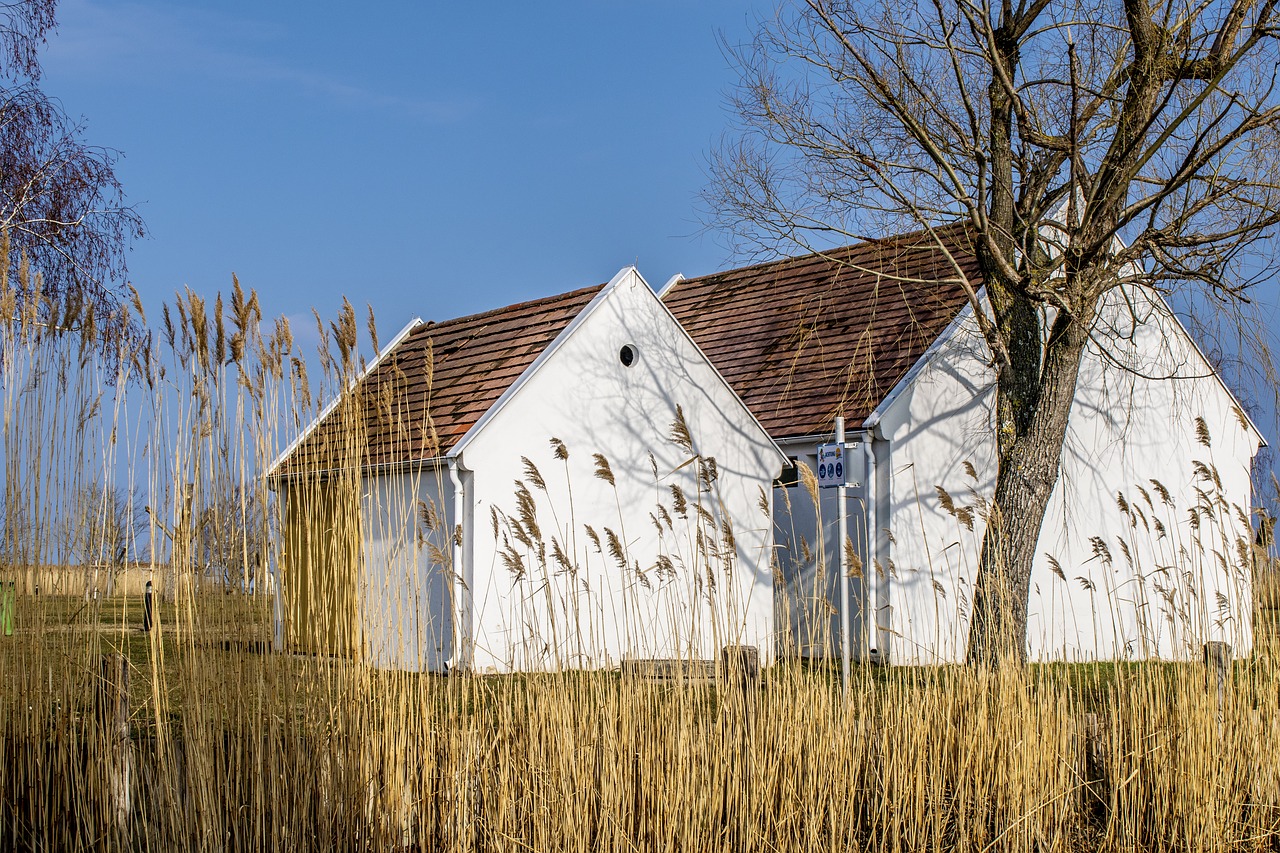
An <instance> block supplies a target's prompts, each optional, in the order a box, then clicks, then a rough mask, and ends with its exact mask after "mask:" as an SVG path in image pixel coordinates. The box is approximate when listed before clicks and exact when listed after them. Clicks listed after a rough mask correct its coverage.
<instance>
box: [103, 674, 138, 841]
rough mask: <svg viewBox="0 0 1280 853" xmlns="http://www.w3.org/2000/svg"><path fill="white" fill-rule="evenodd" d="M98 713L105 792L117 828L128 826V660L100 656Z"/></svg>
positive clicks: (130, 766)
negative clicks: (108, 793) (101, 739)
mask: <svg viewBox="0 0 1280 853" xmlns="http://www.w3.org/2000/svg"><path fill="white" fill-rule="evenodd" d="M98 714H99V720H100V722H101V725H102V734H103V740H104V746H105V748H106V749H105V755H104V757H105V759H106V761H107V762H108V765H107V766H108V769H107V789H108V791H109V792H110V797H111V803H112V807H113V814H112V817H113V818H114V820H115V825H116V827H117V828H118V829H120V830H124V829H126V828H127V826H128V820H129V810H130V807H131V805H132V800H133V744H132V742H131V740H130V737H129V661H128V660H127V659H126V658H125V656H124V655H121V654H113V655H103V657H102V681H101V683H100V686H99V694H98Z"/></svg>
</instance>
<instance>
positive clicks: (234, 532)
mask: <svg viewBox="0 0 1280 853" xmlns="http://www.w3.org/2000/svg"><path fill="white" fill-rule="evenodd" d="M260 491H261V490H260V489H258V488H256V487H254V486H250V487H248V488H243V489H242V488H240V487H239V486H230V487H228V489H227V492H226V493H225V494H223V495H220V496H218V497H216V498H210V499H207V500H206V501H205V506H204V509H202V510H201V511H200V512H199V513H198V514H197V516H196V520H195V556H196V562H197V565H198V566H199V567H200V570H201V573H202V574H203V575H204V576H205V577H206V578H207V579H208V580H210V581H213V582H216V583H219V584H222V585H223V586H225V587H226V588H227V589H228V590H231V589H239V590H240V591H241V592H254V591H260V588H259V585H260V584H262V583H263V582H264V581H265V574H266V561H267V554H268V551H269V548H270V544H269V535H268V532H267V520H266V516H265V514H264V507H263V498H262V495H261V494H260Z"/></svg>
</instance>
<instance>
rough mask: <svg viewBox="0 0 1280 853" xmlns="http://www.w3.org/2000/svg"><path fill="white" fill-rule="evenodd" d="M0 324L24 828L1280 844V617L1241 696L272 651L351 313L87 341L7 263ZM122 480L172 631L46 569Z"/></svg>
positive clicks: (1234, 676)
mask: <svg viewBox="0 0 1280 853" xmlns="http://www.w3.org/2000/svg"><path fill="white" fill-rule="evenodd" d="M3 269H4V268H3V266H2V265H0V276H3ZM126 310H132V311H135V312H140V311H141V306H140V305H136V306H133V307H131V308H129V309H126ZM0 316H3V317H4V318H5V322H4V323H3V325H2V326H0V371H2V372H3V389H2V395H3V400H4V404H3V405H4V420H3V433H2V434H3V444H2V445H0V453H2V454H3V464H4V471H5V491H4V501H5V503H4V511H3V522H4V528H3V530H4V539H3V543H2V544H3V549H2V551H0V573H3V579H4V580H5V581H6V582H10V581H11V582H12V583H13V584H14V589H15V598H16V620H15V630H14V633H13V635H12V636H0V685H2V689H0V846H3V847H5V848H10V849H42V850H72V849H99V848H104V849H155V850H186V849H189V850H222V849H226V850H331V849H343V850H347V849H368V850H388V849H411V850H460V851H461V850H503V851H508V850H509V851H517V850H579V851H596V850H617V851H635V850H646V851H647V850H678V851H684V850H733V851H739V850H744V851H745V850H760V851H766V850H767V851H833V850H845V849H876V850H935V849H948V850H965V851H975V853H985V851H989V850H1094V849H1117V850H1119V849H1124V850H1129V849H1144V850H1145V849H1150V850H1201V849H1203V850H1224V849H1242V850H1263V849H1273V848H1274V847H1275V846H1276V845H1277V839H1278V838H1280V770H1277V764H1278V762H1277V759H1278V758H1280V664H1278V663H1277V655H1276V648H1277V647H1276V642H1275V639H1274V631H1271V632H1260V636H1259V639H1258V647H1257V650H1256V653H1255V654H1254V655H1253V656H1252V657H1251V658H1250V659H1248V660H1245V661H1240V662H1237V663H1236V665H1235V667H1234V669H1233V671H1232V672H1231V676H1230V680H1229V682H1228V684H1227V687H1226V689H1225V691H1224V692H1223V694H1222V696H1221V699H1219V695H1218V693H1217V691H1216V690H1209V689H1206V681H1205V672H1204V670H1203V668H1202V667H1199V666H1196V665H1180V664H1115V665H1109V664H1108V665H1080V666H1040V667H1032V668H1029V669H1027V670H1005V671H999V672H987V671H981V670H972V669H967V668H963V667H938V668H929V669H879V668H861V669H858V670H857V671H856V672H855V675H854V678H853V680H852V684H851V687H850V689H849V692H848V694H847V695H842V693H841V691H840V687H839V678H838V677H836V676H835V674H833V673H832V672H830V671H828V670H826V669H823V668H822V667H806V666H801V665H799V664H795V663H786V662H782V663H779V664H776V665H774V666H772V667H770V668H769V669H767V670H766V671H765V672H764V674H763V677H762V679H761V680H760V681H759V682H758V683H757V682H756V681H754V680H752V679H750V678H745V679H744V678H742V677H740V674H737V673H733V672H721V673H720V674H719V675H718V676H717V678H715V679H710V680H707V679H701V680H700V679H686V680H680V679H673V680H658V679H653V678H647V677H645V676H644V674H643V673H636V672H631V671H623V672H617V671H606V672H590V671H572V672H560V673H536V674H528V675H515V676H495V677H472V676H467V675H465V674H460V673H452V674H450V675H448V676H433V675H422V674H414V673H405V672H388V671H380V670H377V669H374V668H373V667H371V666H369V665H368V663H367V662H366V661H364V660H363V659H361V658H359V657H358V656H357V657H354V658H348V657H340V656H339V657H335V656H328V655H317V654H294V653H289V652H287V651H286V652H275V651H273V650H272V649H273V645H274V644H275V643H276V642H277V640H278V638H277V637H276V635H275V632H274V624H275V622H276V618H277V616H278V615H279V614H280V608H281V605H280V604H278V599H277V596H276V594H275V593H276V592H277V591H278V590H277V589H276V588H275V587H274V585H273V584H272V582H271V581H270V576H269V574H268V572H267V570H268V569H269V568H270V567H272V566H277V565H279V563H280V558H281V554H280V551H281V548H282V547H283V541H282V536H281V532H280V518H279V514H280V507H279V503H278V495H277V494H276V493H275V492H273V491H271V490H270V489H269V488H268V485H267V483H266V482H265V480H264V479H263V478H262V476H261V474H262V472H263V467H264V464H265V460H270V459H272V458H274V457H275V455H276V454H277V453H278V452H279V451H280V450H281V449H282V448H283V447H284V446H285V444H286V441H287V440H288V439H290V438H291V437H292V436H293V435H295V434H296V433H297V432H298V430H299V429H300V428H301V427H302V426H303V425H304V424H305V423H307V422H308V421H309V420H310V419H311V418H312V417H314V416H315V415H316V414H317V413H318V411H319V408H320V405H321V402H322V401H324V400H326V399H331V398H332V397H333V396H334V395H335V394H337V393H338V392H339V391H341V390H342V389H344V388H348V387H349V386H350V381H351V378H352V376H353V375H354V374H355V373H356V372H357V371H358V370H359V368H360V365H361V363H362V361H361V356H360V354H359V345H358V341H357V335H356V334H355V321H354V312H353V311H351V310H350V309H349V308H348V309H346V310H344V312H343V314H342V315H341V316H340V317H339V319H338V320H337V321H335V323H334V324H332V326H331V327H326V326H325V325H324V324H323V323H319V320H317V322H318V323H319V327H320V328H319V332H320V334H321V337H322V339H323V340H326V341H328V342H331V343H329V344H326V347H325V348H324V349H323V350H322V351H321V352H320V353H319V354H318V355H312V356H311V357H310V359H308V358H307V357H305V356H304V355H303V354H302V353H301V352H300V351H299V348H298V347H297V346H296V345H295V344H294V341H293V335H292V331H291V330H290V328H289V327H288V325H287V324H286V323H283V322H277V323H276V324H274V325H273V326H266V325H264V323H263V322H262V318H261V317H260V316H259V314H258V311H257V305H256V299H255V298H254V297H253V295H252V294H245V293H243V292H241V291H240V289H239V287H238V285H237V286H236V287H235V290H234V293H233V295H232V297H231V298H230V299H229V300H228V304H227V305H226V306H224V305H223V304H222V302H221V300H219V301H218V302H217V303H215V304H214V305H212V306H209V305H205V304H204V303H202V302H201V301H200V300H199V299H198V298H197V297H195V296H194V295H191V294H184V295H182V296H180V297H179V298H178V299H177V300H176V301H175V302H174V303H172V304H171V305H170V306H169V308H168V309H167V310H166V312H165V314H164V316H163V317H162V318H161V319H160V321H159V323H157V324H156V325H155V327H154V329H155V333H154V336H153V338H152V344H151V347H150V349H148V350H144V351H137V352H135V351H125V350H121V351H120V352H119V353H118V354H119V358H117V359H115V360H114V361H113V362H107V361H103V360H102V359H101V357H100V355H99V353H100V352H101V347H98V346H94V345H92V342H93V335H95V334H96V332H95V329H96V328H100V327H102V326H105V325H106V324H103V323H100V322H98V321H96V320H95V319H94V318H93V315H92V313H91V312H88V311H87V309H85V308H84V307H82V306H76V305H74V304H71V303H68V302H67V301H65V300H54V299H49V298H47V297H44V296H42V295H41V294H40V285H39V280H38V278H37V277H35V276H33V275H30V274H29V273H24V274H23V276H21V277H20V278H19V279H18V280H17V281H9V280H5V279H3V278H0ZM316 365H318V368H317V367H316ZM353 423H354V422H353ZM357 433H358V431H357ZM359 445H360V442H359V438H358V434H357V437H356V438H355V439H353V440H344V442H342V443H341V447H342V452H343V453H348V454H352V455H351V456H350V457H348V458H359V457H358V454H359V452H360V446H359ZM317 476H318V475H317ZM103 484H108V485H110V486H112V487H116V488H123V489H125V490H126V491H128V492H129V493H130V494H133V493H136V494H138V495H140V496H141V497H142V499H143V501H144V504H145V507H146V511H145V522H144V523H142V524H141V525H140V526H138V527H137V528H136V529H134V530H133V531H132V532H131V533H130V534H129V535H127V536H125V537H124V540H123V541H124V543H125V545H124V548H125V551H126V553H125V554H123V555H120V561H121V565H123V564H125V563H128V564H129V565H133V564H134V563H136V562H137V561H143V562H145V563H146V564H147V565H148V566H149V567H150V570H151V575H152V577H153V579H154V584H155V588H156V590H157V597H158V599H159V601H158V602H157V604H156V608H155V619H156V626H155V628H154V629H153V630H152V631H150V632H143V631H141V630H139V629H140V626H141V623H142V607H143V602H142V601H141V600H140V598H139V596H138V595H137V594H136V591H135V587H134V586H133V585H132V584H129V585H125V584H121V585H120V586H118V587H117V588H116V590H115V592H116V594H115V595H111V596H107V595H106V594H103V595H101V596H98V597H94V596H86V595H84V594H82V593H81V592H79V591H77V593H76V594H75V595H55V594H51V593H50V592H49V591H48V590H47V589H46V590H44V591H43V592H42V593H41V594H36V589H35V587H36V585H37V584H36V578H37V577H38V576H39V573H40V572H41V571H44V570H45V569H44V567H47V566H50V565H55V566H65V565H68V564H70V565H76V561H77V560H79V559H81V558H82V555H83V554H84V553H86V551H85V547H84V542H85V541H88V543H89V546H90V547H89V549H88V552H89V553H93V552H94V548H93V547H92V545H93V539H94V536H98V537H100V539H101V541H99V542H98V543H97V544H98V545H99V546H105V544H106V540H107V538H108V529H109V526H108V525H98V526H96V527H94V526H93V525H88V524H85V523H80V524H79V527H75V525H76V523H77V522H76V521H75V520H76V519H85V518H91V517H94V515H95V513H94V512H93V510H94V509H95V508H97V509H100V507H94V506H92V505H91V506H88V507H86V506H84V503H85V502H86V501H87V502H89V503H90V504H92V502H93V501H94V500H95V498H94V496H95V495H96V496H99V497H98V498H97V499H99V500H102V501H104V502H105V501H106V500H107V499H108V498H107V497H106V496H107V495H109V494H110V490H109V489H107V488H103ZM91 485H92V486H96V489H94V488H91V489H86V486H91ZM86 510H87V511H86ZM99 515H100V513H99ZM69 525H70V526H71V527H74V528H75V529H74V530H72V529H70V527H69ZM356 532H357V531H354V530H348V531H346V533H347V534H349V535H356ZM115 535H116V534H111V536H112V537H114V536H115ZM77 537H79V539H78V540H77ZM445 539H446V540H447V539H448V537H447V536H446V537H445ZM77 541H78V542H79V543H80V544H79V545H76V546H75V547H78V548H79V549H80V550H79V551H78V552H77V551H74V549H73V547H72V545H73V543H75V542H77ZM115 541H116V540H115V539H114V538H113V544H114V543H115ZM102 550H103V548H102V547H98V548H97V552H98V553H100V552H101V551H102ZM447 551H448V549H447V548H439V549H438V554H439V557H438V559H439V560H441V561H447V560H448V559H449V555H448V553H447ZM342 553H343V551H342V548H341V547H336V548H334V549H332V550H331V551H330V556H331V557H332V558H334V559H338V558H339V557H340V556H341V554H342ZM78 555H79V556H78ZM114 556H115V555H113V559H114ZM210 566H213V567H214V568H213V569H212V570H210V568H209V567H210ZM80 589H83V587H81V588H80ZM320 592H323V591H318V592H317V594H319V593H320ZM282 598H283V597H282ZM2 621H3V620H2V619H0V622H2ZM1265 623H1267V620H1266V619H1260V620H1259V624H1260V625H1262V624H1265Z"/></svg>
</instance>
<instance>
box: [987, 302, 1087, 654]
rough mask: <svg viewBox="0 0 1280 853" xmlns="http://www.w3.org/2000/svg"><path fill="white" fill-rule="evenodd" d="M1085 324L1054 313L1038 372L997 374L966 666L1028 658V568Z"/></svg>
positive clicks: (1054, 474)
mask: <svg viewBox="0 0 1280 853" xmlns="http://www.w3.org/2000/svg"><path fill="white" fill-rule="evenodd" d="M1087 323H1088V320H1087V319H1079V318H1071V317H1068V316H1066V315H1065V314H1059V315H1058V317H1057V318H1056V319H1055V321H1054V323H1053V326H1052V328H1051V330H1050V338H1049V345H1048V347H1047V348H1046V353H1045V359H1044V369H1043V370H1042V371H1037V372H1038V373H1039V376H1038V378H1032V376H1031V373H1030V371H1027V370H1022V371H1018V370H1006V371H1002V372H1001V374H1000V377H999V379H998V386H999V387H998V389H997V396H998V398H999V403H998V405H997V414H996V421H997V423H996V433H997V446H998V451H997V452H998V458H999V466H998V471H997V475H996V488H995V495H994V497H993V499H992V501H991V504H990V507H989V510H988V517H987V528H986V533H985V535H984V536H983V540H982V553H981V557H980V558H979V563H978V575H977V579H976V581H975V584H974V591H973V621H972V623H971V625H970V630H969V647H968V655H967V658H968V661H969V663H971V664H985V665H991V666H995V665H998V664H1000V663H1004V662H1010V663H1019V664H1022V663H1025V662H1026V659H1027V642H1026V637H1027V602H1028V598H1029V594H1030V584H1031V567H1032V564H1033V562H1034V560H1035V553H1036V543H1037V541H1038V540H1039V538H1040V526H1041V524H1042V523H1043V522H1044V515H1045V511H1046V509H1047V508H1048V505H1049V497H1050V496H1051V495H1052V493H1053V488H1054V486H1055V485H1056V484H1057V482H1058V473H1059V470H1060V463H1061V458H1062V446H1063V441H1064V440H1065V438H1066V433H1067V423H1068V420H1069V418H1070V415H1071V403H1072V401H1073V400H1074V399H1075V391H1076V380H1077V377H1078V376H1079V373H1080V360H1081V358H1082V357H1083V355H1084V351H1085V348H1086V346H1087V345H1088V341H1089V329H1088V326H1087ZM1033 355H1034V357H1035V359H1036V361H1037V363H1038V362H1039V345H1038V344H1037V346H1036V348H1035V350H1034V351H1033V352H1025V353H1020V352H1019V348H1017V347H1013V348H1011V353H1010V356H1011V360H1012V361H1014V362H1015V363H1016V362H1017V361H1018V360H1019V358H1020V357H1021V358H1031V357H1033ZM1032 382H1034V383H1035V385H1034V387H1030V386H1029V383H1032Z"/></svg>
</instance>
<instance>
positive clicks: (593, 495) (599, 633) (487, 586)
mask: <svg viewBox="0 0 1280 853" xmlns="http://www.w3.org/2000/svg"><path fill="white" fill-rule="evenodd" d="M628 344H630V345H632V346H633V347H635V350H636V352H637V353H638V359H637V360H636V361H635V363H634V364H633V365H632V366H630V367H627V366H624V365H623V364H622V363H621V360H620V358H619V352H620V350H621V348H622V347H623V346H624V345H628ZM677 405H679V406H680V407H681V408H682V409H683V412H684V416H685V420H686V422H687V424H688V427H689V430H690V432H691V434H692V436H693V440H694V450H695V451H696V453H697V454H699V455H701V456H702V457H704V458H705V457H713V458H714V460H715V467H716V472H717V476H716V478H715V480H714V481H713V482H711V483H710V484H709V485H710V489H708V488H707V485H708V484H707V483H706V482H705V481H704V482H703V483H702V486H701V487H700V486H699V477H698V468H699V466H698V463H697V462H690V457H691V455H690V453H689V452H688V451H687V450H685V449H683V448H681V447H679V446H678V445H677V444H676V443H674V442H673V441H672V440H671V439H670V436H671V432H672V422H673V421H674V419H675V414H676V407H677ZM552 439H558V440H559V441H560V442H562V443H563V446H564V447H565V448H566V449H567V451H568V459H567V460H562V459H558V458H557V457H556V454H555V451H554V448H553V445H552ZM460 447H461V452H460V462H461V466H462V468H464V469H466V470H467V471H468V472H470V486H469V491H470V494H469V495H468V504H469V505H470V506H471V507H472V508H473V512H474V523H473V524H471V525H469V527H468V529H467V531H466V538H467V542H466V548H467V549H468V551H469V554H470V558H469V559H470V563H471V568H470V572H471V593H472V596H471V597H472V607H473V640H474V648H473V650H472V663H473V665H474V667H475V669H476V670H477V671H481V672H484V671H507V670H512V669H543V668H559V667H580V666H582V667H585V666H609V665H614V664H617V663H618V662H619V661H621V660H622V659H623V658H625V657H631V658H688V657H694V658H713V657H715V656H716V654H717V653H718V651H719V649H720V648H721V647H722V646H724V645H727V644H747V645H755V646H758V647H760V649H761V653H762V655H763V656H765V658H766V659H767V658H768V656H769V655H770V653H771V650H772V641H773V636H772V632H773V613H772V575H771V571H770V568H769V551H770V547H771V545H772V536H771V520H770V506H769V504H770V502H771V501H770V497H771V494H770V484H771V482H772V480H773V478H774V477H775V476H777V474H778V472H779V470H780V469H781V466H782V459H781V457H780V456H779V455H778V453H777V450H776V448H775V447H774V446H773V444H772V443H771V442H770V441H769V439H768V437H767V436H766V435H765V434H764V432H763V430H762V429H761V428H760V427H759V425H758V424H757V422H756V421H755V420H754V419H753V418H752V417H751V416H750V414H749V413H748V412H747V411H746V410H745V409H744V408H743V407H742V405H741V403H740V402H739V401H738V399H737V397H736V396H734V395H733V394H732V392H731V391H730V390H729V389H728V387H727V386H725V385H724V383H723V382H722V380H721V379H720V378H719V376H718V375H717V374H716V373H715V371H714V369H713V368H712V367H711V366H710V365H709V363H708V362H707V361H706V359H705V357H704V356H703V355H702V354H701V353H700V352H699V351H698V350H697V349H696V347H695V346H694V345H693V344H692V342H691V341H690V340H689V339H688V337H687V336H686V335H685V333H684V332H683V330H682V329H680V327H679V326H678V325H677V324H676V322H675V320H674V319H673V318H672V317H671V316H670V314H669V313H668V312H667V310H666V308H665V307H664V306H663V305H662V303H661V302H660V301H659V300H658V299H657V297H656V296H655V295H654V294H653V292H652V291H651V290H650V289H649V286H648V285H647V284H646V283H645V282H644V280H643V279H642V278H641V277H640V276H639V274H638V273H636V272H635V271H634V270H628V271H624V273H622V274H620V275H619V277H618V278H616V279H615V280H614V282H612V283H611V285H610V286H609V287H607V288H606V289H605V291H602V294H601V295H600V296H599V297H597V299H596V301H594V302H593V303H592V304H591V305H590V306H588V308H587V309H585V310H584V312H583V314H582V315H580V317H579V319H578V320H577V321H575V323H574V324H573V325H571V326H570V328H569V329H568V330H566V334H565V335H562V337H561V338H560V339H559V341H558V343H557V344H553V347H552V349H551V350H550V351H549V354H548V355H547V356H546V357H544V358H543V359H542V360H541V361H540V363H538V364H535V365H534V367H533V368H531V369H530V371H528V372H527V373H526V376H525V378H524V380H523V381H522V382H521V383H518V390H516V391H515V392H514V393H512V394H510V395H509V396H508V397H507V398H505V399H504V400H501V401H499V403H498V404H497V405H496V406H495V408H494V409H493V410H491V416H490V417H489V418H488V419H487V420H486V421H482V422H481V424H479V425H477V428H476V429H475V430H474V431H473V434H470V435H469V436H468V437H467V438H465V439H464V441H463V443H462V444H460ZM596 453H599V454H602V455H603V456H604V457H606V458H607V460H608V463H609V467H610V468H611V470H612V473H613V477H614V481H615V485H612V486H611V485H610V484H608V483H607V482H605V481H604V480H603V479H601V478H600V477H599V476H597V475H596V469H597V467H598V465H597V461H596V460H595V459H594V456H593V454H596ZM525 458H527V459H528V461H529V462H530V463H532V465H533V466H534V467H535V468H536V470H537V471H538V472H539V474H540V476H541V478H542V480H543V481H544V485H543V486H540V485H536V484H535V483H534V479H535V478H534V477H533V476H531V472H530V470H529V469H528V467H527V466H526V464H525V462H524V459H525ZM517 483H520V484H523V485H517ZM673 487H676V488H679V489H680V490H681V493H682V494H683V495H684V496H685V500H686V501H687V507H686V508H685V510H684V512H683V513H681V512H679V511H678V509H677V499H676V497H675V495H674V494H673V492H672V488H673ZM522 488H523V489H525V490H527V494H528V500H527V501H525V502H524V504H525V506H524V511H523V512H522V509H521V499H520V497H519V493H520V490H521V489H522ZM762 503H763V506H762ZM698 506H700V507H701V508H702V512H701V513H700V512H699V511H698V509H697V508H696V507H698ZM660 507H661V508H660ZM530 520H532V521H533V522H534V523H533V524H532V525H531V524H529V523H528V522H529V521H530ZM589 531H594V534H595V536H596V537H597V538H598V540H599V545H598V546H597V544H596V542H595V541H593V539H592V535H591V532H589ZM726 534H729V535H726ZM611 536H612V537H614V539H615V542H616V545H617V547H616V549H611V548H610V544H609V543H610V538H611ZM522 537H523V539H524V540H525V541H521V538H522ZM730 541H731V542H732V544H730ZM614 550H617V551H618V552H619V553H618V554H615V553H613V551H614ZM557 553H562V554H563V555H564V556H563V559H561V558H559V557H557V556H556V555H557ZM504 555H505V557H504ZM619 556H621V558H622V559H621V560H619V559H618V557H619ZM662 557H665V558H666V559H668V560H670V563H669V565H668V564H666V563H664V562H663V561H662V560H661V559H660V558H662Z"/></svg>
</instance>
